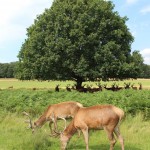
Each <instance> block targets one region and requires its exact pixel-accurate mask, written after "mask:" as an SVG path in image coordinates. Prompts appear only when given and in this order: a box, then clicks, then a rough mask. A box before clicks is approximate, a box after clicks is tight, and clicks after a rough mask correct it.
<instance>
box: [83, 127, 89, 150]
mask: <svg viewBox="0 0 150 150" xmlns="http://www.w3.org/2000/svg"><path fill="white" fill-rule="evenodd" d="M81 130H82V132H83V136H84V140H85V144H86V150H89V146H88V145H89V135H88V127H87V128H84V129H81Z"/></svg>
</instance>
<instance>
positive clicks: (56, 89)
mask: <svg viewBox="0 0 150 150" xmlns="http://www.w3.org/2000/svg"><path fill="white" fill-rule="evenodd" d="M59 86H60V84H57V85H56V87H55V92H59Z"/></svg>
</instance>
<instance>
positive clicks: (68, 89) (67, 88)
mask: <svg viewBox="0 0 150 150" xmlns="http://www.w3.org/2000/svg"><path fill="white" fill-rule="evenodd" d="M69 86H70V84H67V86H66V90H67V91H69V92H71V88H70V87H69Z"/></svg>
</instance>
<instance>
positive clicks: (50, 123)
mask: <svg viewBox="0 0 150 150" xmlns="http://www.w3.org/2000/svg"><path fill="white" fill-rule="evenodd" d="M49 128H50V131H51V134H52V133H53V130H52V121H50V122H49Z"/></svg>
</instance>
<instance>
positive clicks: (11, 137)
mask: <svg viewBox="0 0 150 150" xmlns="http://www.w3.org/2000/svg"><path fill="white" fill-rule="evenodd" d="M0 118H1V119H0V135H1V136H0V150H50V149H52V150H59V149H60V141H59V138H53V137H50V136H49V133H50V131H49V128H48V124H46V125H44V126H43V127H42V128H41V129H38V130H37V131H36V132H35V134H32V133H31V131H30V130H27V129H26V124H25V123H24V118H23V117H22V116H18V114H7V115H6V114H5V113H3V114H1V115H0ZM149 124H150V121H143V116H142V115H141V114H138V115H136V116H135V117H134V118H132V117H131V116H130V115H128V116H126V119H125V120H124V121H123V122H122V125H121V133H122V135H123V137H124V139H125V149H126V150H149V149H150V142H149V135H150V126H149ZM89 140H90V142H89V147H90V149H91V150H97V149H101V150H106V149H109V141H108V139H107V136H106V133H105V132H104V131H90V139H89ZM68 149H70V150H85V143H84V139H83V136H82V135H81V137H80V138H78V136H77V134H76V135H74V136H73V137H72V139H71V140H70V142H69V144H68ZM120 149H121V147H120V144H119V141H118V142H117V143H116V145H115V150H120Z"/></svg>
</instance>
